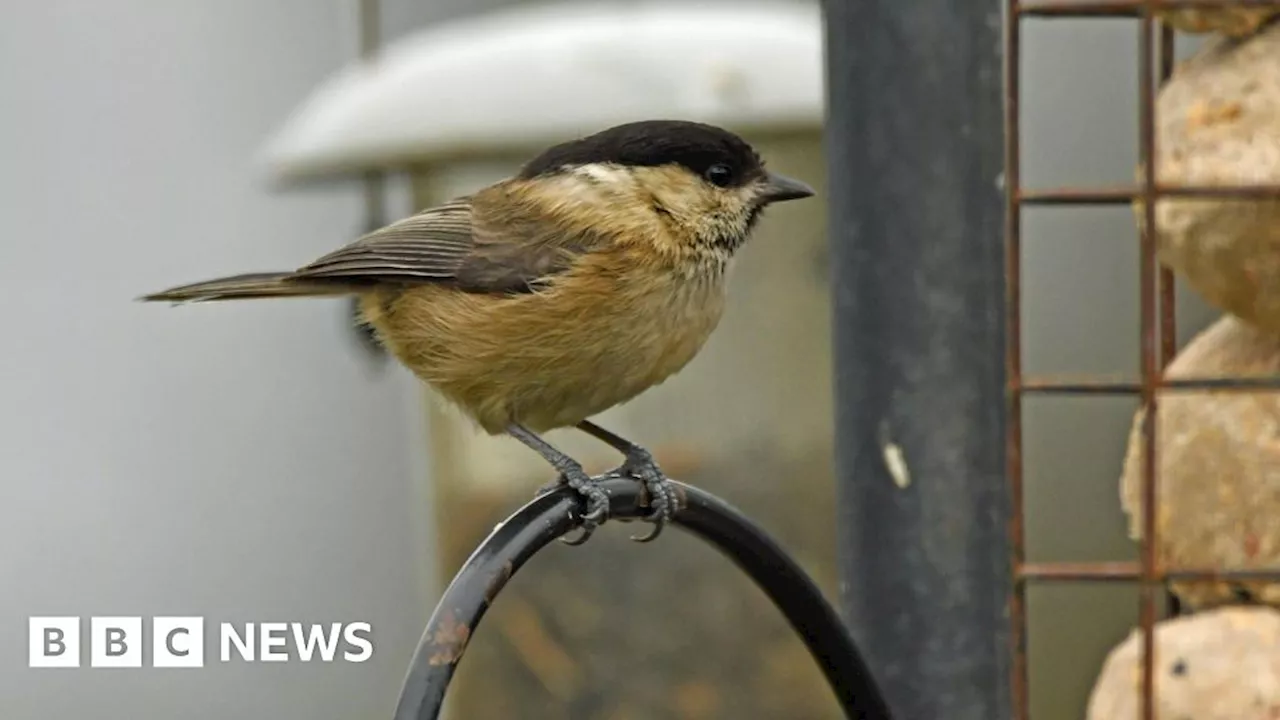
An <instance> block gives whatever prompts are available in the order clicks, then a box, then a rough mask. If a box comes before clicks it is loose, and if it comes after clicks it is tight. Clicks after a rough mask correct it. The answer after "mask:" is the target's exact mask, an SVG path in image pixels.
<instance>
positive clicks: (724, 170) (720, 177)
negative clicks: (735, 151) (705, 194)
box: [706, 163, 733, 187]
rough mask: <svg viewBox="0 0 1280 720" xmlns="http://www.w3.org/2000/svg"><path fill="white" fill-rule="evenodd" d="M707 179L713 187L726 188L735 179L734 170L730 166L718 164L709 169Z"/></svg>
mask: <svg viewBox="0 0 1280 720" xmlns="http://www.w3.org/2000/svg"><path fill="white" fill-rule="evenodd" d="M706 177H707V181H708V182H710V183H711V184H712V185H718V186H720V187H724V186H725V185H728V184H729V181H730V180H732V179H733V170H732V169H731V168H730V167H729V166H728V165H724V164H722V163H718V164H716V165H712V166H711V167H709V168H707V172H706Z"/></svg>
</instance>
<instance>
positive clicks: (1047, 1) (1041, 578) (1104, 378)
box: [1004, 0, 1280, 720]
mask: <svg viewBox="0 0 1280 720" xmlns="http://www.w3.org/2000/svg"><path fill="white" fill-rule="evenodd" d="M1215 7H1216V8H1224V7H1276V8H1280V0H1100V1H1089V0H1075V1H1074V2H1072V1H1056V0H1041V1H1039V2H1033V1H1030V0H1006V3H1005V35H1004V58H1005V73H1006V86H1005V124H1006V146H1005V182H1006V186H1007V190H1006V196H1007V205H1006V228H1005V229H1006V240H1005V242H1006V261H1005V263H1006V264H1005V279H1006V322H1007V346H1006V355H1005V366H1006V372H1007V383H1008V385H1007V392H1006V401H1007V407H1006V410H1007V413H1008V416H1007V419H1008V425H1007V431H1006V433H1007V434H1006V438H1005V440H1006V443H1005V448H1006V462H1007V468H1006V469H1007V474H1008V479H1009V492H1010V497H1011V501H1012V506H1013V508H1012V510H1013V514H1012V517H1011V520H1010V527H1009V534H1010V541H1011V542H1010V544H1011V552H1012V558H1011V559H1012V570H1013V576H1014V577H1013V580H1014V582H1013V586H1012V591H1011V597H1010V601H1009V615H1010V622H1011V624H1012V642H1013V662H1012V664H1011V673H1012V678H1011V691H1012V695H1013V697H1012V711H1013V717H1014V718H1015V720H1027V719H1028V718H1029V717H1030V692H1029V669H1030V668H1029V662H1028V659H1027V658H1028V656H1027V636H1028V623H1027V589H1028V585H1029V584H1030V583H1033V582H1136V583H1137V585H1138V588H1139V627H1140V629H1141V636H1142V645H1141V686H1140V687H1141V701H1140V705H1139V707H1140V717H1141V719H1142V720H1152V718H1153V717H1154V708H1155V702H1154V695H1155V673H1154V633H1153V632H1152V630H1153V627H1154V625H1155V622H1156V619H1157V615H1158V607H1159V606H1158V603H1159V602H1160V600H1161V598H1162V597H1163V596H1164V595H1165V592H1166V588H1167V584H1168V583H1169V582H1170V581H1183V582H1186V581H1191V582H1215V581H1223V580H1273V581H1280V568H1274V569H1267V570H1256V569H1251V570H1226V569H1222V568H1186V567H1177V568H1171V567H1162V566H1161V563H1160V562H1159V558H1158V555H1157V547H1158V541H1159V537H1158V534H1157V533H1158V528H1157V525H1156V517H1157V508H1158V501H1159V497H1158V493H1157V484H1156V472H1157V468H1156V453H1157V447H1156V419H1157V412H1156V407H1157V402H1158V398H1157V393H1158V391H1159V392H1163V391H1176V390H1214V391H1243V392H1247V391H1259V390H1267V391H1274V390H1278V389H1280V377H1272V378H1257V377H1252V378H1231V377H1224V378H1207V379H1194V380H1191V379H1184V380H1165V379H1163V377H1162V376H1163V370H1164V368H1165V366H1167V365H1168V363H1169V362H1170V361H1171V360H1172V359H1173V357H1174V355H1175V353H1176V351H1177V331H1176V327H1175V322H1174V321H1175V316H1174V287H1175V281H1174V277H1173V274H1172V273H1171V272H1170V271H1169V270H1168V269H1165V268H1160V267H1159V266H1158V264H1157V261H1156V257H1155V236H1154V228H1155V209H1156V208H1155V200H1156V199H1157V198H1161V197H1179V196H1180V197H1188V196H1198V197H1231V198H1239V199H1261V198H1280V185H1275V186H1235V187H1232V186H1212V187H1200V186H1195V187H1192V186H1164V185H1160V184H1158V183H1157V182H1156V178H1155V174H1156V162H1155V157H1156V155H1155V145H1156V140H1157V138H1156V132H1155V106H1156V96H1157V93H1158V91H1159V89H1160V84H1161V83H1163V82H1164V80H1166V79H1168V77H1169V76H1170V75H1171V72H1172V68H1173V57H1174V38H1175V34H1174V31H1173V30H1172V28H1170V27H1169V26H1168V25H1166V24H1164V23H1163V22H1162V21H1160V20H1159V19H1157V17H1156V13H1157V12H1158V11H1160V10H1174V9H1192V8H1198V9H1207V8H1215ZM1055 18H1077V19H1079V18H1111V19H1114V18H1133V19H1137V21H1138V23H1137V25H1138V33H1139V38H1138V95H1139V97H1138V125H1139V127H1138V155H1139V162H1140V163H1141V166H1142V168H1143V176H1142V179H1141V182H1140V183H1139V184H1138V185H1137V186H1134V187H1092V188H1090V187H1061V188H1043V189H1036V188H1026V187H1023V186H1022V184H1021V157H1020V131H1021V125H1020V98H1021V87H1020V83H1019V74H1020V63H1021V34H1022V24H1023V22H1024V21H1026V20H1028V19H1039V20H1052V19H1055ZM1134 202H1141V203H1142V212H1143V214H1144V216H1145V222H1143V223H1142V224H1141V226H1140V228H1139V232H1140V264H1139V278H1138V286H1139V292H1140V303H1139V307H1140V329H1139V333H1140V336H1141V337H1140V346H1139V347H1140V350H1139V351H1140V355H1141V358H1140V362H1141V364H1140V368H1141V370H1140V374H1139V377H1138V378H1137V379H1133V378H1125V377H1115V376H1108V375H1097V376H1076V377H1064V376H1050V375H1024V374H1023V372H1022V349H1023V346H1022V332H1021V329H1022V328H1021V319H1022V307H1021V304H1022V286H1021V278H1020V276H1021V269H1022V209H1023V208H1024V207H1032V206H1049V205H1057V206H1098V205H1118V204H1131V203H1134ZM1028 394H1059V395H1082V396H1098V395H1103V396H1105V395H1136V396H1138V398H1139V399H1140V401H1141V405H1142V407H1143V409H1144V411H1145V412H1144V414H1143V427H1142V434H1143V443H1144V449H1143V464H1142V466H1143V473H1142V477H1141V483H1142V494H1141V506H1142V537H1141V540H1140V544H1139V560H1138V562H1054V563H1048V562H1045V563H1037V562H1028V561H1027V558H1026V526H1025V522H1024V506H1023V499H1024V494H1023V457H1022V451H1023V438H1022V429H1023V428H1022V401H1023V398H1024V397H1025V396H1026V395H1028ZM1175 611H1176V608H1175Z"/></svg>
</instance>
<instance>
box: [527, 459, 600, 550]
mask: <svg viewBox="0 0 1280 720" xmlns="http://www.w3.org/2000/svg"><path fill="white" fill-rule="evenodd" d="M565 485H568V486H569V487H570V488H571V489H573V491H574V492H576V493H578V494H579V495H581V496H582V497H583V498H585V499H586V501H587V511H586V512H585V513H583V515H582V525H581V526H580V531H579V533H578V536H577V537H574V538H560V542H563V543H564V544H566V545H581V544H583V543H585V542H586V541H587V540H588V539H589V538H590V537H591V535H592V533H594V532H595V531H596V528H598V527H600V525H602V524H603V523H604V521H605V520H608V519H609V496H608V495H607V494H606V493H605V491H604V490H601V489H600V486H599V485H597V484H596V481H595V479H594V478H592V477H591V476H590V475H588V474H587V473H586V471H584V470H583V469H582V468H581V467H576V468H575V467H571V468H565V469H564V470H563V471H561V473H560V477H559V479H557V480H556V481H555V482H553V483H551V484H549V485H544V486H543V487H541V488H539V489H538V492H537V495H539V496H541V495H545V494H547V493H549V492H553V491H555V490H559V489H560V488H562V487H564V486H565Z"/></svg>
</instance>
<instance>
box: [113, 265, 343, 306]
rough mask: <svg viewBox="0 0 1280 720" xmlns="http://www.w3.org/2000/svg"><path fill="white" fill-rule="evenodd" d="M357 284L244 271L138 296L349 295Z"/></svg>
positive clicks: (170, 298) (155, 298)
mask: <svg viewBox="0 0 1280 720" xmlns="http://www.w3.org/2000/svg"><path fill="white" fill-rule="evenodd" d="M357 290H358V288H356V287H354V286H352V285H345V284H342V283H335V282H326V281H323V280H303V279H298V278H295V277H293V273H287V272H278V273H247V274H244V275H232V276H230V277H224V278H218V279H216V280H206V281H204V282H198V283H191V284H190V285H179V286H178V287H173V288H169V289H168V290H161V291H160V292H155V293H151V294H150V295H143V296H142V297H140V298H138V299H139V300H142V301H144V302H208V301H212V300H254V299H260V298H284V297H320V296H326V295H327V296H337V295H349V294H351V293H353V292H356V291H357Z"/></svg>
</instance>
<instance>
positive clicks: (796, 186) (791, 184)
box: [760, 172, 813, 205]
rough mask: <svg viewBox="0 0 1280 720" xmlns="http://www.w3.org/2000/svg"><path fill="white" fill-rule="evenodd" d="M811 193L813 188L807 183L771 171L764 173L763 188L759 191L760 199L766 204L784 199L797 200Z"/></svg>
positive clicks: (809, 195)
mask: <svg viewBox="0 0 1280 720" xmlns="http://www.w3.org/2000/svg"><path fill="white" fill-rule="evenodd" d="M812 195H813V188H811V187H809V186H808V185H806V184H804V183H802V182H800V181H799V180H796V179H794V178H789V177H787V176H786V175H779V174H778V173H775V172H771V173H768V174H766V175H765V179H764V188H763V189H762V190H761V192H760V201H761V202H762V203H763V204H766V205H767V204H769V203H775V202H783V201H785V200H799V199H801V198H807V197H811V196H812Z"/></svg>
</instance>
